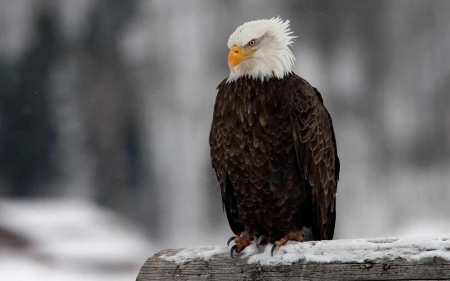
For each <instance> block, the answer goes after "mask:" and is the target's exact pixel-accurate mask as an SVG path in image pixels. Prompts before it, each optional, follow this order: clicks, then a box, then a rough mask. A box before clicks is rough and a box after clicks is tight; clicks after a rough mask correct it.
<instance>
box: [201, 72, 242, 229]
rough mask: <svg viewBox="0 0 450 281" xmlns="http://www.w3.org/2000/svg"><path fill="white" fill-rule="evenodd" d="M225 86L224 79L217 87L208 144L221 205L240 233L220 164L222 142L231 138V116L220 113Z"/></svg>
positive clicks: (231, 223) (233, 205) (226, 180)
mask: <svg viewBox="0 0 450 281" xmlns="http://www.w3.org/2000/svg"><path fill="white" fill-rule="evenodd" d="M225 86H226V79H225V80H223V81H222V83H220V85H219V86H218V87H217V89H218V90H219V91H218V93H217V98H216V104H215V106H214V114H213V121H212V124H211V133H210V135H209V145H210V153H211V161H212V166H213V168H214V171H215V172H216V176H217V180H218V181H219V184H220V193H221V195H222V206H223V208H224V209H225V212H226V213H227V218H228V223H229V224H230V228H231V230H232V231H233V233H234V234H236V235H240V234H241V233H242V232H243V231H244V225H243V224H242V223H240V222H239V221H238V218H239V214H238V207H237V204H236V200H235V198H234V187H233V185H232V183H231V181H230V179H229V177H228V174H227V172H226V170H225V167H224V166H223V165H221V164H220V162H221V160H222V161H223V159H222V157H224V148H223V146H222V144H223V143H224V142H228V143H229V142H230V141H231V139H230V138H228V139H227V135H228V134H227V132H226V131H224V130H226V128H227V127H230V124H228V123H226V122H227V120H228V122H230V120H231V118H232V117H231V118H228V119H227V117H229V116H224V115H222V114H221V111H222V110H223V107H224V106H225V104H224V103H225V102H226V101H225V100H224V99H225V95H226V94H228V93H226V91H229V90H230V88H229V87H225Z"/></svg>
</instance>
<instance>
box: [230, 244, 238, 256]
mask: <svg viewBox="0 0 450 281" xmlns="http://www.w3.org/2000/svg"><path fill="white" fill-rule="evenodd" d="M236 248H237V245H234V246H233V247H231V251H230V255H231V258H233V252H234V250H236Z"/></svg>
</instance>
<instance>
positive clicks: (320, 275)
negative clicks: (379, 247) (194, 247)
mask: <svg viewBox="0 0 450 281" xmlns="http://www.w3.org/2000/svg"><path fill="white" fill-rule="evenodd" d="M412 247H414V245H411V249H412ZM180 250H181V249H168V250H162V251H161V252H159V253H157V254H155V255H154V256H153V257H151V258H149V259H148V260H147V261H146V262H145V264H144V266H143V267H142V269H141V271H140V273H139V275H138V277H137V279H136V280H137V281H147V280H280V281H283V280H450V261H449V260H445V259H443V258H439V257H429V258H424V259H420V260H416V261H412V260H405V259H401V258H396V259H393V260H389V259H378V260H366V261H364V262H361V263H357V262H347V263H342V262H334V263H317V262H306V261H304V260H300V261H298V262H296V263H293V264H291V265H276V266H273V265H272V266H262V265H261V264H247V258H243V257H240V256H239V255H236V256H235V258H234V259H232V258H231V257H230V255H229V254H225V253H224V254H220V255H216V256H214V257H213V258H212V259H211V260H209V261H206V260H202V259H195V260H192V261H189V262H186V263H184V264H176V263H175V262H172V261H166V260H165V259H161V258H160V257H161V256H163V255H166V256H173V255H175V254H176V253H178V252H179V251H180ZM446 250H447V249H446ZM448 251H450V249H448Z"/></svg>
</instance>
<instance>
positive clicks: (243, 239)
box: [227, 232, 253, 257]
mask: <svg viewBox="0 0 450 281" xmlns="http://www.w3.org/2000/svg"><path fill="white" fill-rule="evenodd" d="M231 241H234V244H236V245H234V246H233V247H231V251H230V254H231V257H233V253H234V252H236V253H239V252H241V251H242V250H244V249H245V248H246V247H247V246H248V245H250V243H251V242H252V241H253V238H252V237H248V235H246V233H245V232H244V233H242V234H241V235H240V236H233V237H231V238H230V239H228V243H227V244H228V245H229V244H230V242H231Z"/></svg>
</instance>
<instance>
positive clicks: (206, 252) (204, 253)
mask: <svg viewBox="0 0 450 281" xmlns="http://www.w3.org/2000/svg"><path fill="white" fill-rule="evenodd" d="M229 251H230V250H229V249H228V248H227V247H222V246H213V247H197V248H188V249H183V250H181V251H179V252H178V253H176V254H175V255H173V256H170V255H162V256H161V257H160V259H163V260H166V261H173V262H175V263H186V262H189V261H192V260H196V259H200V260H206V261H208V260H210V259H211V258H212V257H213V256H215V255H220V254H223V253H227V252H229Z"/></svg>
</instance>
